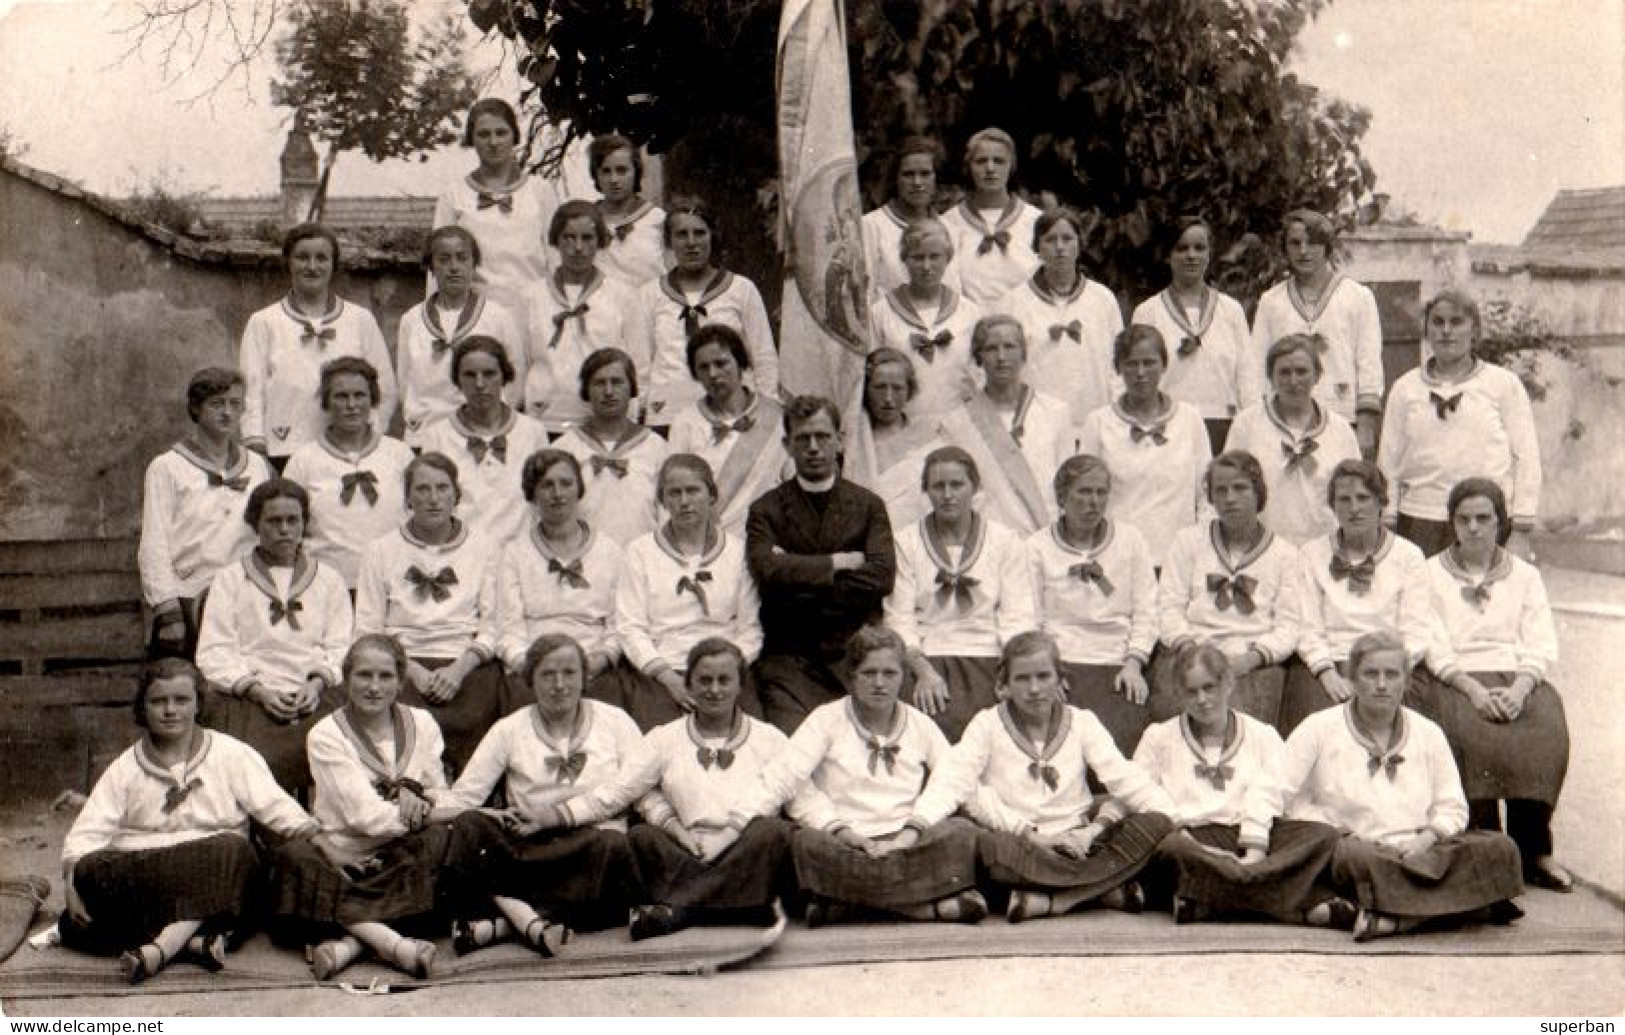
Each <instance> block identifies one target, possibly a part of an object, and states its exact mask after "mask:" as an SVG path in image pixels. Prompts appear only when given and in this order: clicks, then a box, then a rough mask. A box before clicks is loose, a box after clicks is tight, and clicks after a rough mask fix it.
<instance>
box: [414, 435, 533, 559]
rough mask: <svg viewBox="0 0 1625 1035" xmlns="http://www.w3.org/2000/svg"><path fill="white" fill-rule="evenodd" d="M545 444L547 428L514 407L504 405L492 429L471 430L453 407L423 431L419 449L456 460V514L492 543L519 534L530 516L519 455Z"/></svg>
mask: <svg viewBox="0 0 1625 1035" xmlns="http://www.w3.org/2000/svg"><path fill="white" fill-rule="evenodd" d="M546 448H547V429H546V428H544V427H542V424H541V422H540V421H538V420H536V419H535V418H533V417H529V416H527V415H525V414H523V413H520V412H519V411H518V410H514V409H510V410H508V413H507V417H506V419H505V420H504V421H503V423H502V426H501V427H499V428H497V429H496V430H495V431H494V432H491V433H485V432H476V431H475V430H474V429H472V428H470V427H469V426H468V425H467V424H466V423H464V421H463V417H462V414H461V413H460V412H457V411H453V412H452V414H451V415H450V416H448V417H445V418H444V419H442V420H438V421H436V422H435V423H433V424H431V425H429V427H428V428H427V429H425V430H424V432H423V449H424V450H425V451H430V450H433V451H435V452H439V453H444V454H445V455H446V456H448V457H450V458H451V459H452V461H453V462H454V463H456V465H457V487H458V491H459V492H460V493H461V496H462V499H461V500H460V501H459V502H458V504H457V516H458V517H460V518H462V519H463V520H464V521H466V522H468V524H469V526H470V527H472V528H475V529H478V530H481V531H483V532H484V533H485V534H486V536H487V537H489V538H490V540H491V542H492V544H493V545H500V544H502V543H505V542H507V541H508V540H509V539H512V538H513V537H514V536H516V535H519V534H520V533H522V532H523V531H524V529H525V526H526V525H528V524H529V523H530V521H531V507H530V501H529V500H527V499H525V493H524V485H523V483H522V481H521V479H520V474H521V473H522V472H523V471H524V469H525V461H526V460H527V459H529V458H530V455H531V454H532V453H534V452H536V451H537V450H539V449H546Z"/></svg>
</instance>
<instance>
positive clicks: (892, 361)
mask: <svg viewBox="0 0 1625 1035" xmlns="http://www.w3.org/2000/svg"><path fill="white" fill-rule="evenodd" d="M884 366H898V367H902V368H903V380H904V383H905V384H907V386H908V397H909V398H910V399H912V398H914V397H915V396H916V395H919V394H920V378H919V375H917V374H915V373H914V364H913V363H911V362H909V358H908V357H907V356H905V355H903V354H902V353H901V352H899V351H897V350H896V349H894V348H892V347H891V346H890V345H881V346H880V347H878V348H876V349H875V350H874V351H873V352H871V353H869V354H868V355H867V356H865V357H863V390H864V392H865V393H866V394H867V392H868V391H869V382H870V381H872V380H874V376H875V372H876V371H877V370H879V369H880V368H881V367H884Z"/></svg>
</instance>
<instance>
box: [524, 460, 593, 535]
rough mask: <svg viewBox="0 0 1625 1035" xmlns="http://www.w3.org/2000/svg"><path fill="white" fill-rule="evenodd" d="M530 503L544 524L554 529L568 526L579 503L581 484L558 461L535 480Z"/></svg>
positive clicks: (561, 462) (568, 466) (570, 470)
mask: <svg viewBox="0 0 1625 1035" xmlns="http://www.w3.org/2000/svg"><path fill="white" fill-rule="evenodd" d="M530 501H531V503H533V504H535V506H536V510H537V513H539V514H541V516H542V521H544V522H545V523H547V524H549V525H553V526H555V527H557V526H560V525H566V524H570V523H571V522H573V521H575V519H576V511H577V509H578V507H579V506H580V503H581V483H580V482H578V481H577V480H576V473H575V471H574V470H573V469H572V468H571V467H570V465H569V464H567V463H565V462H564V461H562V460H560V461H559V462H558V463H555V464H554V465H553V466H552V467H549V468H548V469H547V470H545V471H543V472H542V476H541V477H540V478H538V479H536V488H535V490H534V491H533V492H532V493H531V496H530Z"/></svg>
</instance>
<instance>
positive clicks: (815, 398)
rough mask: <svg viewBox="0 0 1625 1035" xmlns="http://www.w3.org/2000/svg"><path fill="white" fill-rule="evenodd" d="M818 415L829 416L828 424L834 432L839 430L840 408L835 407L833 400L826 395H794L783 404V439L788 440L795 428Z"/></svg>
mask: <svg viewBox="0 0 1625 1035" xmlns="http://www.w3.org/2000/svg"><path fill="white" fill-rule="evenodd" d="M820 413H827V414H829V422H830V423H831V424H833V425H835V430H836V431H837V432H839V431H840V430H841V408H840V407H839V406H837V405H835V400H833V399H831V398H830V397H829V396H827V395H795V396H791V397H790V401H789V402H787V403H785V404H784V437H785V438H789V437H790V436H791V435H793V434H794V433H795V430H796V426H797V425H799V424H805V423H807V422H808V421H810V420H812V419H813V418H814V417H816V416H818V415H819V414H820Z"/></svg>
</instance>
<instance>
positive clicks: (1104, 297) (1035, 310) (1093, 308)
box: [988, 273, 1123, 425]
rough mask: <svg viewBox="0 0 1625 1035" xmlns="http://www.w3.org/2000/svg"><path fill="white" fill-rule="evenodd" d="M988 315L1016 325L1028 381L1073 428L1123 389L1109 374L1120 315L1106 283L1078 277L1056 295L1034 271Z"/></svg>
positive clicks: (1112, 371)
mask: <svg viewBox="0 0 1625 1035" xmlns="http://www.w3.org/2000/svg"><path fill="white" fill-rule="evenodd" d="M988 312H990V313H1005V314H1007V315H1010V316H1013V317H1015V318H1016V319H1017V320H1018V321H1020V323H1021V328H1022V333H1023V334H1024V335H1025V336H1026V338H1027V381H1028V383H1030V384H1032V385H1033V386H1034V387H1036V388H1037V389H1038V390H1039V391H1040V392H1043V393H1045V394H1047V395H1049V396H1051V397H1053V398H1055V399H1058V400H1060V401H1061V402H1063V403H1066V404H1067V407H1068V416H1069V419H1070V420H1071V423H1072V424H1073V425H1078V424H1082V423H1083V418H1085V417H1087V416H1088V415H1089V413H1090V411H1091V410H1094V409H1096V408H1097V407H1100V406H1105V405H1106V404H1108V403H1110V402H1111V401H1112V399H1113V398H1115V397H1116V396H1117V395H1118V393H1120V392H1121V391H1122V382H1121V381H1120V380H1119V378H1118V376H1117V373H1116V372H1115V371H1114V370H1112V343H1113V342H1114V341H1115V340H1116V338H1117V335H1118V333H1119V332H1121V331H1122V330H1123V312H1122V310H1121V309H1119V308H1118V307H1117V298H1116V296H1115V295H1113V294H1112V293H1111V289H1109V288H1107V287H1106V285H1104V284H1102V283H1100V282H1099V281H1096V280H1090V279H1089V278H1088V277H1084V276H1079V277H1078V283H1077V284H1076V286H1074V287H1073V289H1072V291H1071V292H1070V293H1069V294H1065V295H1061V294H1056V293H1055V292H1052V291H1050V289H1049V287H1048V286H1047V285H1046V284H1043V283H1040V278H1039V275H1038V274H1037V273H1035V274H1033V275H1032V276H1031V277H1028V278H1027V279H1026V280H1024V281H1022V282H1021V283H1019V284H1017V285H1016V286H1015V287H1014V288H1012V289H1011V290H1010V292H1009V293H1008V294H1006V295H1005V296H1004V297H1003V298H1002V299H1000V300H999V301H998V303H997V304H995V305H992V306H990V307H989V308H988Z"/></svg>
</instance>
